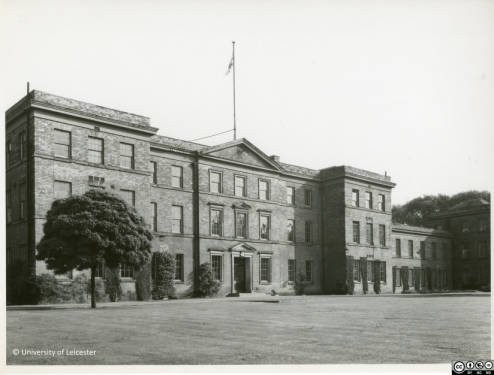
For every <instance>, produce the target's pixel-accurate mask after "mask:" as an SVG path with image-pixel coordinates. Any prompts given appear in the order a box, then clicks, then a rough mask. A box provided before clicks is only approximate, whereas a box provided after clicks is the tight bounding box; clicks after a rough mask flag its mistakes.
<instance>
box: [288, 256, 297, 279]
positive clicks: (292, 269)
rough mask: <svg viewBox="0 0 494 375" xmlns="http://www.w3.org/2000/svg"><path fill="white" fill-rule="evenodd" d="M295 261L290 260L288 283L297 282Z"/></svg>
mask: <svg viewBox="0 0 494 375" xmlns="http://www.w3.org/2000/svg"><path fill="white" fill-rule="evenodd" d="M295 272H296V270H295V259H288V281H292V282H293V281H295Z"/></svg>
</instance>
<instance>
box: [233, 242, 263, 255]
mask: <svg viewBox="0 0 494 375" xmlns="http://www.w3.org/2000/svg"><path fill="white" fill-rule="evenodd" d="M230 251H231V252H238V253H250V254H254V253H255V252H257V250H256V248H255V247H252V246H250V245H249V244H246V243H239V244H237V245H235V246H232V247H231V248H230Z"/></svg>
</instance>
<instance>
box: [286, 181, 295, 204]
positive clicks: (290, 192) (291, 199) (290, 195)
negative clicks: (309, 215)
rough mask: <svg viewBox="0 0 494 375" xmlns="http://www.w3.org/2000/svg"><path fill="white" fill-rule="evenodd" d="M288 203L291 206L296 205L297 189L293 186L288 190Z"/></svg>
mask: <svg viewBox="0 0 494 375" xmlns="http://www.w3.org/2000/svg"><path fill="white" fill-rule="evenodd" d="M286 203H287V204H290V205H294V204H295V188H294V187H293V186H288V187H287V188H286Z"/></svg>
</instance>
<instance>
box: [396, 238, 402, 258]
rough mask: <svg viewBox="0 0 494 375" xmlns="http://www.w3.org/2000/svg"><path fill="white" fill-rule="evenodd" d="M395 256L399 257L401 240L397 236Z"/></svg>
mask: <svg viewBox="0 0 494 375" xmlns="http://www.w3.org/2000/svg"><path fill="white" fill-rule="evenodd" d="M395 242H396V245H395V246H396V249H395V250H396V256H397V257H398V258H399V257H401V240H400V239H399V238H397V239H396V241H395Z"/></svg>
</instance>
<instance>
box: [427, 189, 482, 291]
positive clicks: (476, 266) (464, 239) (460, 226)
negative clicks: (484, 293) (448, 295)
mask: <svg viewBox="0 0 494 375" xmlns="http://www.w3.org/2000/svg"><path fill="white" fill-rule="evenodd" d="M490 220H491V205H490V203H489V202H488V201H486V200H484V199H480V198H476V199H471V200H468V201H465V202H462V203H459V204H457V205H456V206H454V207H452V208H451V209H450V210H449V211H448V212H445V213H441V214H436V215H434V216H433V217H432V219H431V220H430V225H431V226H433V227H435V228H439V229H444V230H447V231H448V232H450V233H452V237H453V243H452V246H453V249H452V254H453V263H452V270H453V275H454V277H453V287H454V288H456V289H488V288H490V284H491V276H490V265H491V235H490V228H491V226H490Z"/></svg>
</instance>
